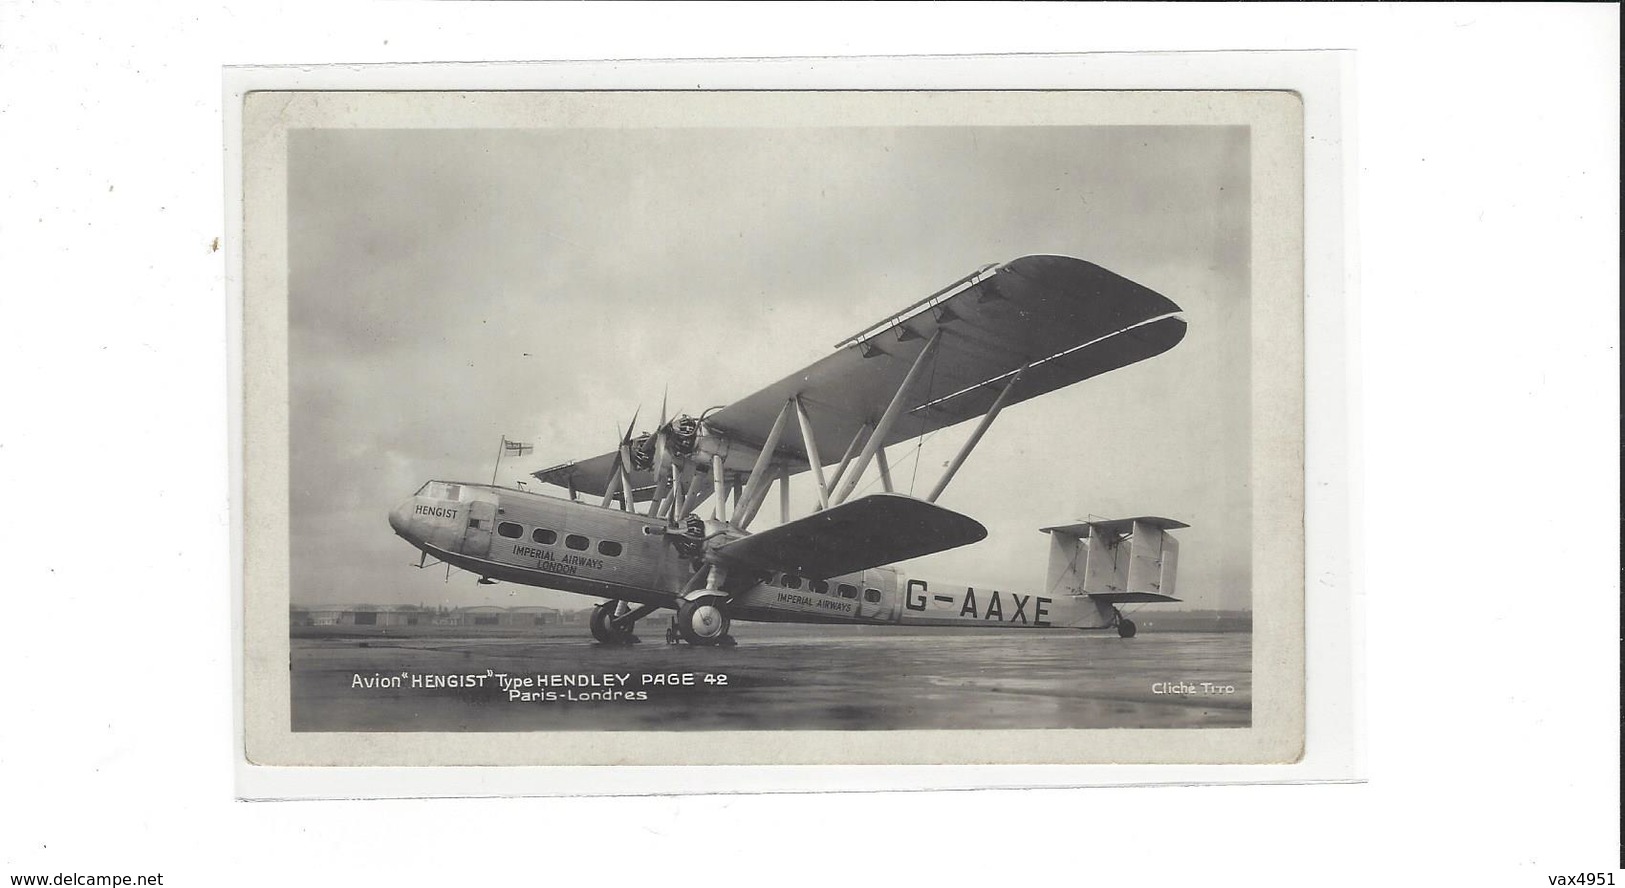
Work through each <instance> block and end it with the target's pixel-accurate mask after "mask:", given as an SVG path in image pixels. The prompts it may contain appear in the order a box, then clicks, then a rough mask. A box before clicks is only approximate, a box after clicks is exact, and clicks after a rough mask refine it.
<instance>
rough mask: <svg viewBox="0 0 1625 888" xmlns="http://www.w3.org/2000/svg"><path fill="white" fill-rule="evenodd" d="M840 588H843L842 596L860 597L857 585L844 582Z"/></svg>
mask: <svg viewBox="0 0 1625 888" xmlns="http://www.w3.org/2000/svg"><path fill="white" fill-rule="evenodd" d="M839 588H840V590H841V597H842V598H857V597H858V587H856V586H848V585H847V584H845V583H842V584H841V585H840V587H839Z"/></svg>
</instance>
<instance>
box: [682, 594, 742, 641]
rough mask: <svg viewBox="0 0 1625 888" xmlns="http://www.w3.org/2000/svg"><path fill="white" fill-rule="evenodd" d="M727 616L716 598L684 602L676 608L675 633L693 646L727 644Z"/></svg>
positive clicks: (728, 639)
mask: <svg viewBox="0 0 1625 888" xmlns="http://www.w3.org/2000/svg"><path fill="white" fill-rule="evenodd" d="M728 624H729V620H728V615H727V613H725V612H724V611H723V609H722V607H721V605H720V604H719V603H718V600H717V599H716V598H701V599H699V600H698V601H684V602H683V603H682V604H680V605H678V606H677V633H678V634H679V635H681V636H683V640H684V641H686V642H688V643H689V644H694V645H716V644H728V643H729V642H732V641H733V639H732V638H731V637H730V636H729V635H728Z"/></svg>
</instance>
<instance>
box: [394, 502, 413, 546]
mask: <svg viewBox="0 0 1625 888" xmlns="http://www.w3.org/2000/svg"><path fill="white" fill-rule="evenodd" d="M411 508H412V503H411V501H410V500H408V501H407V502H404V503H401V504H400V505H398V506H396V507H395V509H394V511H392V512H390V513H389V526H390V528H391V529H393V530H394V531H395V533H396V534H398V535H400V536H403V537H404V536H406V526H407V524H408V523H409V521H408V518H407V515H408V514H410V509H411Z"/></svg>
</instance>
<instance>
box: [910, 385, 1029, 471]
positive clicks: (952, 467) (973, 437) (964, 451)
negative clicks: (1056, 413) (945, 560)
mask: <svg viewBox="0 0 1625 888" xmlns="http://www.w3.org/2000/svg"><path fill="white" fill-rule="evenodd" d="M1026 372H1027V368H1026V367H1023V368H1021V369H1020V370H1017V371H1016V375H1015V376H1013V377H1011V378H1010V381H1009V382H1007V383H1005V386H1004V390H1003V391H1001V392H999V396H998V397H997V398H994V399H993V406H991V407H989V408H987V412H986V413H984V414H982V421H981V422H978V423H977V424H976V430H975V431H973V432H971V433H970V437H969V438H967V439H965V446H963V447H961V448H959V452H958V453H957V454H955V455H954V459H953V462H951V463H949V464H948V470H947V471H945V472H943V473H942V480H941V481H938V482H937V486H936V487H933V488H931V495H930V496H927V497H926V498H925V501H926V502H928V503H934V502H936V501H937V497H939V496H941V495H942V492H943V491H944V490H946V489H947V488H948V482H949V481H952V480H954V473H955V472H957V471H959V467H960V466H962V465H964V464H965V459H966V457H969V456H970V452H971V451H972V450H975V449H976V445H977V444H978V443H980V442H981V440H982V435H984V434H986V432H987V429H988V426H991V425H993V420H994V419H995V418H996V417H998V415H999V411H1000V410H1003V409H1004V402H1005V400H1006V399H1008V398H1009V397H1010V391H1011V390H1012V389H1014V388H1015V387H1016V383H1018V382H1020V381H1021V374H1023V373H1026Z"/></svg>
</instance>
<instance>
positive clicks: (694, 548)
mask: <svg viewBox="0 0 1625 888" xmlns="http://www.w3.org/2000/svg"><path fill="white" fill-rule="evenodd" d="M672 541H673V542H675V543H676V544H677V551H678V553H679V554H681V555H682V556H683V557H684V558H698V557H700V553H701V552H703V551H704V550H705V519H704V518H701V517H700V516H698V515H696V514H694V513H693V512H690V513H688V514H687V515H684V516H683V520H682V523H681V527H680V529H679V532H677V533H673V534H672Z"/></svg>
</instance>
